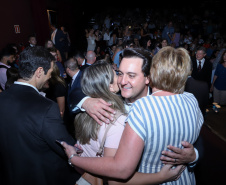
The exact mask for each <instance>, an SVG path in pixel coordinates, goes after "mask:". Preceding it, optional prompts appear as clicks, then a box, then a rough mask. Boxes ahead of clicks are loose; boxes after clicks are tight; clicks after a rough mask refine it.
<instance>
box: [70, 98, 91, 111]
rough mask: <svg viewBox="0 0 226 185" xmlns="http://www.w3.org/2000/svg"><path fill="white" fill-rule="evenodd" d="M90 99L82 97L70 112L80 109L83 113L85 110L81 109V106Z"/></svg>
mask: <svg viewBox="0 0 226 185" xmlns="http://www.w3.org/2000/svg"><path fill="white" fill-rule="evenodd" d="M88 98H90V97H89V96H86V97H84V98H83V99H82V100H81V101H80V102H79V103H78V104H77V105H76V107H75V108H74V109H73V110H72V111H73V112H74V111H76V110H78V109H80V110H81V111H83V112H85V111H86V110H85V109H83V108H82V104H83V103H84V102H85V101H86V100H87V99H88Z"/></svg>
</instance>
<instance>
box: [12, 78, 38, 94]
mask: <svg viewBox="0 0 226 185" xmlns="http://www.w3.org/2000/svg"><path fill="white" fill-rule="evenodd" d="M14 84H17V85H25V86H29V87H32V88H33V89H34V90H36V91H37V92H38V93H39V91H38V89H37V88H36V87H35V86H33V85H31V84H29V83H26V82H18V81H15V82H14Z"/></svg>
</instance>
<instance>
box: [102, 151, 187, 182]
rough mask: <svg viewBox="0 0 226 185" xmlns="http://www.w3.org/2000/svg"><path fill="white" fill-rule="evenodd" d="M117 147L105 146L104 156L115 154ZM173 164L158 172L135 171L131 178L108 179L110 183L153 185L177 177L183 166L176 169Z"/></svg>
mask: <svg viewBox="0 0 226 185" xmlns="http://www.w3.org/2000/svg"><path fill="white" fill-rule="evenodd" d="M116 152H117V149H113V148H104V157H109V156H114V155H115V154H116ZM172 166H173V165H164V166H163V168H162V169H161V171H160V172H158V173H139V172H135V173H134V174H133V175H132V177H131V178H130V179H129V180H126V181H121V180H119V179H118V180H116V179H111V180H110V179H108V184H109V185H124V184H127V185H137V184H139V185H146V184H147V185H151V184H160V183H163V182H169V181H173V180H175V179H177V178H178V177H179V176H180V174H181V172H182V171H183V169H184V168H183V166H182V165H180V166H177V167H176V168H175V169H171V168H172Z"/></svg>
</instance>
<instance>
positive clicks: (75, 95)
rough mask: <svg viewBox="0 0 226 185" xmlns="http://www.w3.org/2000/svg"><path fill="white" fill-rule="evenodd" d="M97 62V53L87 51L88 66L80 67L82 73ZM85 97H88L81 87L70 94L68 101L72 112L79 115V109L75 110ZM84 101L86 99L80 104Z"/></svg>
mask: <svg viewBox="0 0 226 185" xmlns="http://www.w3.org/2000/svg"><path fill="white" fill-rule="evenodd" d="M95 61H96V53H95V52H94V51H87V53H86V64H85V65H82V66H81V67H80V71H81V72H83V71H84V70H85V69H86V68H88V67H89V66H90V65H92V64H94V63H95ZM80 81H81V80H80ZM85 96H86V95H85V94H84V93H83V92H82V89H81V87H76V88H73V90H71V91H70V94H68V99H69V109H70V111H71V112H73V113H78V112H79V111H80V110H79V109H76V110H75V109H74V108H75V107H76V106H77V104H78V103H79V102H80V101H81V100H82V99H83V98H84V97H85ZM83 101H84V99H83V100H82V101H81V102H80V104H82V102H83Z"/></svg>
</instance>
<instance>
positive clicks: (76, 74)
mask: <svg viewBox="0 0 226 185" xmlns="http://www.w3.org/2000/svg"><path fill="white" fill-rule="evenodd" d="M79 71H80V70H78V71H77V73H75V74H74V76H73V77H72V79H73V80H75V78H76V77H77V76H78V73H79Z"/></svg>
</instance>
